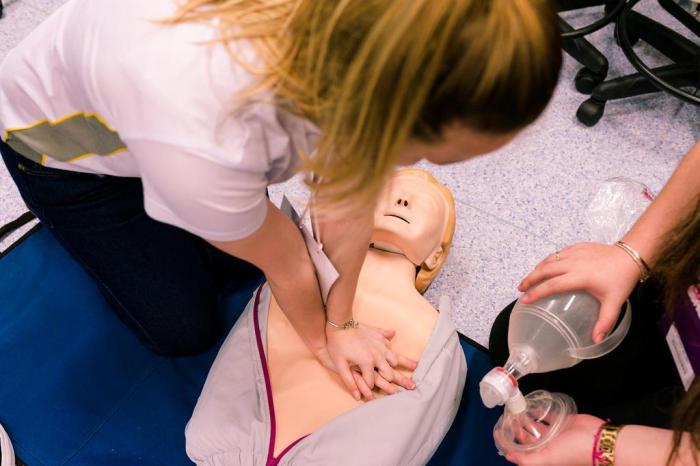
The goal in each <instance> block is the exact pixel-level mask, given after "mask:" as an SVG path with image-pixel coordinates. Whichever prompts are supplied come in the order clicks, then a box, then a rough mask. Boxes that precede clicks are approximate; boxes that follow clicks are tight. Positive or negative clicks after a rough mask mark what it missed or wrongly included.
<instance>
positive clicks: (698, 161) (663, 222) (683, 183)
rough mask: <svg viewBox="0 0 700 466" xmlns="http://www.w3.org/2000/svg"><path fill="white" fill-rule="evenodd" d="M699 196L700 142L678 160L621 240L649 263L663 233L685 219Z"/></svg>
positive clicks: (656, 256)
mask: <svg viewBox="0 0 700 466" xmlns="http://www.w3.org/2000/svg"><path fill="white" fill-rule="evenodd" d="M698 196H700V143H696V144H695V145H694V146H693V148H692V149H691V150H690V152H689V153H688V154H687V155H686V156H685V158H684V159H683V160H682V161H681V163H680V165H679V166H678V168H676V170H675V172H674V173H673V175H672V176H671V178H670V179H669V180H668V182H667V183H666V186H664V188H663V190H662V191H661V193H659V195H658V197H657V198H656V200H654V202H653V203H652V204H651V205H650V206H649V208H648V209H647V210H646V211H645V212H644V213H643V214H642V216H641V217H640V218H639V220H638V221H637V223H635V224H634V226H633V227H632V228H631V229H630V231H629V232H628V233H627V234H626V235H625V237H624V238H623V240H624V241H625V242H626V243H628V244H629V245H630V246H632V247H633V248H634V249H636V250H637V251H638V252H639V254H640V255H641V256H642V258H644V260H646V261H647V263H648V264H649V265H650V266H651V265H653V264H654V263H655V262H656V260H657V258H658V254H659V252H660V250H661V248H662V246H663V244H664V242H665V238H666V235H667V234H668V232H669V231H671V230H672V229H673V228H674V227H675V226H676V225H678V224H679V222H680V221H681V220H682V219H683V218H685V217H686V216H687V215H688V214H689V212H690V211H691V209H692V208H693V207H694V205H695V203H696V202H697V199H698Z"/></svg>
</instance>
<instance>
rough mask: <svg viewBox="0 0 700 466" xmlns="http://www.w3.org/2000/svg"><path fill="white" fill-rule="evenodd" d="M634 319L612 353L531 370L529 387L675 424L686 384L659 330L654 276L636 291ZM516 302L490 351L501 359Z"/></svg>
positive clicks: (615, 413) (495, 331)
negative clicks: (549, 369)
mask: <svg viewBox="0 0 700 466" xmlns="http://www.w3.org/2000/svg"><path fill="white" fill-rule="evenodd" d="M630 302H631V304H632V325H631V327H630V330H629V333H628V334H627V337H626V338H625V339H624V340H623V342H622V343H621V344H620V346H618V347H617V348H616V349H615V350H613V351H612V352H611V353H609V354H607V355H605V356H603V357H601V358H598V359H593V360H588V361H581V362H580V363H579V364H577V365H575V366H573V367H570V368H568V369H562V370H558V371H554V372H549V373H545V374H529V375H526V376H524V377H523V378H522V379H520V381H519V384H520V388H521V390H522V391H523V393H526V394H527V393H529V392H531V391H533V390H536V389H545V390H549V391H552V392H563V393H566V394H568V395H570V396H572V397H573V398H574V400H576V404H577V406H578V411H579V412H580V413H585V414H592V415H594V416H598V417H600V418H603V419H607V418H610V419H612V420H613V421H614V422H616V423H622V424H630V423H634V424H643V425H649V426H657V427H669V423H670V420H671V417H672V415H673V407H674V406H675V404H676V403H677V401H678V400H679V399H680V398H681V397H682V396H683V394H684V390H683V386H682V384H681V381H680V378H679V376H678V372H677V371H676V368H675V364H674V362H673V358H672V356H671V353H670V351H669V349H668V346H667V344H666V341H665V340H664V337H663V336H662V334H661V332H660V330H659V325H658V322H659V319H660V317H661V316H662V314H663V312H664V305H663V302H662V291H661V289H660V287H659V286H658V285H657V284H655V283H653V282H652V281H651V280H650V281H647V282H645V284H644V286H639V287H637V288H636V289H635V291H634V292H633V293H632V295H631V296H630ZM514 304H515V303H511V304H510V305H509V306H508V307H506V308H505V309H504V310H503V311H502V312H501V313H500V314H499V315H498V317H497V318H496V321H495V322H494V324H493V327H492V328H491V336H490V339H489V351H490V353H491V359H492V361H493V363H494V364H495V365H498V366H500V365H503V364H504V363H505V361H506V359H507V358H508V343H507V335H508V320H509V318H510V313H511V311H512V309H513V305H514Z"/></svg>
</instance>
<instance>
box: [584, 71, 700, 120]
mask: <svg viewBox="0 0 700 466" xmlns="http://www.w3.org/2000/svg"><path fill="white" fill-rule="evenodd" d="M652 71H653V73H654V74H655V75H656V76H658V77H659V78H661V79H662V80H664V81H666V82H667V83H669V84H670V85H672V86H676V87H685V86H695V85H697V83H698V79H699V78H700V67H699V66H698V65H696V64H687V63H681V64H672V65H667V66H662V67H659V68H655V69H653V70H652ZM654 92H659V89H658V88H657V87H656V86H654V85H653V84H652V82H651V81H649V80H648V79H647V78H646V77H644V76H643V75H642V74H640V73H635V74H631V75H628V76H622V77H620V78H615V79H611V80H609V81H605V82H604V83H601V84H600V85H599V86H598V87H596V88H595V89H594V90H593V93H592V94H591V98H590V99H588V100H586V101H585V102H583V103H582V104H581V106H579V108H578V111H577V112H576V117H577V118H578V119H579V121H580V122H581V123H583V124H585V125H586V126H593V125H595V124H596V123H598V121H599V120H600V118H601V117H602V116H603V112H604V111H605V104H606V103H607V101H608V100H617V99H624V98H626V97H634V96H638V95H643V94H652V93H654Z"/></svg>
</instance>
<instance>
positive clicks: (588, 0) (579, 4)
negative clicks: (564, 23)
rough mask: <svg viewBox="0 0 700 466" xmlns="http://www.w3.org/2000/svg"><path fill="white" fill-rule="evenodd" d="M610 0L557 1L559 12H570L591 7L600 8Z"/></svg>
mask: <svg viewBox="0 0 700 466" xmlns="http://www.w3.org/2000/svg"><path fill="white" fill-rule="evenodd" d="M609 2H610V0H559V2H558V3H559V11H571V10H578V9H581V8H588V7H591V6H601V5H606V4H607V3H609Z"/></svg>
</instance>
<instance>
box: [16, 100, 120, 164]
mask: <svg viewBox="0 0 700 466" xmlns="http://www.w3.org/2000/svg"><path fill="white" fill-rule="evenodd" d="M4 139H5V142H6V143H7V145H9V146H10V147H12V148H13V149H14V150H15V151H17V152H18V153H20V154H22V155H24V156H25V157H27V158H29V159H31V160H33V161H35V162H37V163H42V162H43V161H44V159H45V157H48V158H51V159H53V160H57V161H60V162H72V161H75V160H79V159H83V158H85V157H89V156H92V155H102V156H108V155H113V154H116V153H118V152H121V151H124V150H126V148H127V147H126V144H125V143H124V141H122V140H121V138H120V137H119V133H117V131H116V130H114V129H113V128H111V127H110V126H109V125H108V124H107V123H106V122H105V121H104V119H102V118H101V117H99V116H98V115H97V114H95V113H84V112H77V113H73V114H71V115H68V116H65V117H63V118H60V119H58V120H55V121H53V122H52V121H49V120H42V121H39V122H37V123H34V124H32V125H29V126H26V127H23V128H11V129H8V130H7V133H6V137H5V138H4Z"/></svg>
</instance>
